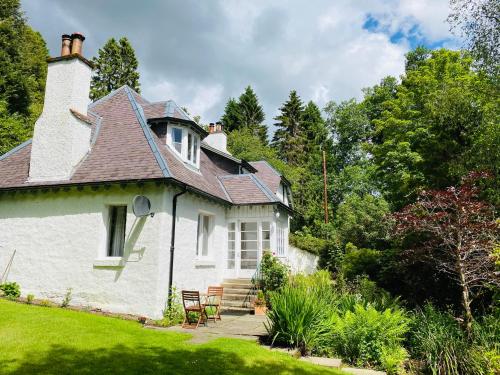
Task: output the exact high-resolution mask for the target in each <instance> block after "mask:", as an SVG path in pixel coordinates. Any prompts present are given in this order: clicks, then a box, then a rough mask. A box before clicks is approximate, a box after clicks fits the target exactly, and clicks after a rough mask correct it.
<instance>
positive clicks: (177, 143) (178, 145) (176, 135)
mask: <svg viewBox="0 0 500 375" xmlns="http://www.w3.org/2000/svg"><path fill="white" fill-rule="evenodd" d="M172 145H173V146H174V149H175V151H177V152H178V153H179V154H181V153H182V129H179V128H172Z"/></svg>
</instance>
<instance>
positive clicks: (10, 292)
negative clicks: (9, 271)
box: [0, 282, 21, 299]
mask: <svg viewBox="0 0 500 375" xmlns="http://www.w3.org/2000/svg"><path fill="white" fill-rule="evenodd" d="M0 290H1V291H2V292H3V293H4V294H5V297H7V298H11V299H16V298H19V296H20V295H21V288H20V287H19V284H18V283H16V282H7V283H3V284H0Z"/></svg>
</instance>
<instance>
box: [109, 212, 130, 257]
mask: <svg viewBox="0 0 500 375" xmlns="http://www.w3.org/2000/svg"><path fill="white" fill-rule="evenodd" d="M126 224H127V206H111V207H110V208H109V228H108V236H109V238H108V256H112V257H121V256H123V249H124V247H125V227H126Z"/></svg>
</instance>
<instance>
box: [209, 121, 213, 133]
mask: <svg viewBox="0 0 500 375" xmlns="http://www.w3.org/2000/svg"><path fill="white" fill-rule="evenodd" d="M208 132H209V133H214V132H215V124H214V123H213V122H211V123H210V125H208Z"/></svg>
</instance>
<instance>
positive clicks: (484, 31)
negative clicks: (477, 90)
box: [448, 0, 500, 79]
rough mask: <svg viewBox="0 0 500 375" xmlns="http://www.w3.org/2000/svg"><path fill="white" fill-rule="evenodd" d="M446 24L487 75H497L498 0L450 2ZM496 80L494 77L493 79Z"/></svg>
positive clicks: (499, 40)
mask: <svg viewBox="0 0 500 375" xmlns="http://www.w3.org/2000/svg"><path fill="white" fill-rule="evenodd" d="M450 7H451V13H450V15H449V17H448V22H449V23H450V24H451V28H452V30H453V31H458V33H459V35H460V36H462V37H464V38H465V43H466V47H467V48H468V49H469V50H470V51H471V52H472V54H473V55H474V56H475V57H476V59H477V61H478V62H479V65H480V66H481V67H482V68H484V69H485V70H486V71H487V72H489V73H491V74H493V75H496V74H498V73H500V71H499V67H500V49H499V48H498V46H499V45H500V3H499V2H498V0H450ZM497 79H498V77H497Z"/></svg>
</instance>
